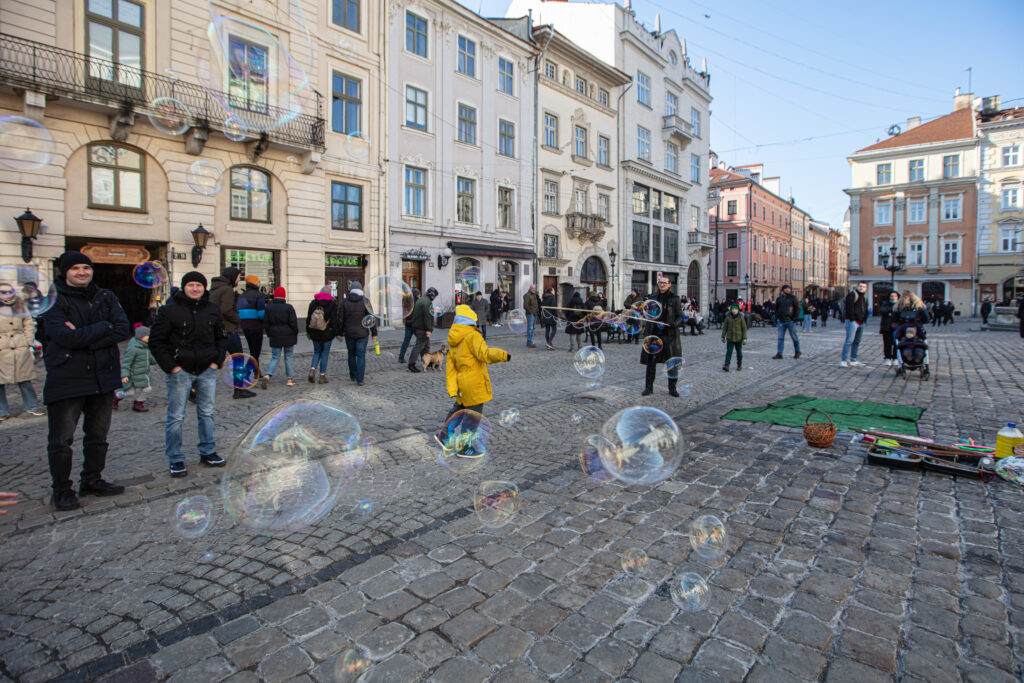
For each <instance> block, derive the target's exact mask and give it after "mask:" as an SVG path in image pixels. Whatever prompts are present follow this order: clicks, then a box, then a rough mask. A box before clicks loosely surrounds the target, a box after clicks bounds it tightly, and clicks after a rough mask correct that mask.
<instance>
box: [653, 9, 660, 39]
mask: <svg viewBox="0 0 1024 683" xmlns="http://www.w3.org/2000/svg"><path fill="white" fill-rule="evenodd" d="M654 34H655V35H659V36H660V35H661V14H655V15H654Z"/></svg>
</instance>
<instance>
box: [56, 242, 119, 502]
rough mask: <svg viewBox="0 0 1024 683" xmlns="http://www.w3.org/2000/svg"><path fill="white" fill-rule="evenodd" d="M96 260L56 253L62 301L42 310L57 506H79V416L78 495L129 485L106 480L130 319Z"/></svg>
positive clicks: (106, 493) (103, 492)
mask: <svg viewBox="0 0 1024 683" xmlns="http://www.w3.org/2000/svg"><path fill="white" fill-rule="evenodd" d="M92 276H93V270H92V261H91V260H89V257H88V256H86V255H85V254H82V253H80V252H77V251H67V252H64V253H63V254H61V256H60V258H58V259H57V277H56V281H55V283H54V284H55V286H56V288H57V303H56V305H54V307H53V308H51V309H50V310H49V311H47V312H46V313H44V314H43V315H42V319H43V321H44V327H45V330H46V339H47V343H46V352H45V355H44V360H45V363H46V382H45V384H44V385H43V402H44V403H46V407H47V412H48V415H49V427H50V432H49V437H48V439H47V447H46V451H47V457H48V459H49V461H50V479H51V480H52V485H53V505H54V507H56V508H57V509H58V510H73V509H75V508H77V507H78V506H79V503H78V497H77V496H75V492H74V491H73V490H72V488H71V455H72V450H71V445H72V444H73V443H74V440H75V429H76V428H77V427H78V418H80V417H82V415H83V413H84V415H85V420H84V421H83V424H82V431H83V432H84V434H85V438H84V439H83V440H82V454H83V456H84V460H83V463H82V476H81V481H80V485H79V488H78V493H79V495H82V496H85V495H95V496H115V495H117V494H119V493H123V492H124V487H123V486H118V485H116V484H111V483H109V482H106V481H104V480H103V477H102V475H103V468H104V467H105V466H106V462H107V432H108V431H109V430H110V416H111V413H112V412H113V405H114V391H115V390H117V389H119V388H120V387H121V354H120V352H119V351H118V348H117V344H118V342H121V341H124V340H125V339H127V338H128V337H129V336H131V326H130V325H129V323H128V317H127V316H126V315H125V314H124V310H123V309H122V308H121V304H120V303H119V302H118V300H117V297H116V296H115V295H114V293H113V292H111V291H110V290H107V289H103V288H101V287H98V286H96V283H94V282H93V281H92Z"/></svg>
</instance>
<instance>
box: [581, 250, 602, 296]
mask: <svg viewBox="0 0 1024 683" xmlns="http://www.w3.org/2000/svg"><path fill="white" fill-rule="evenodd" d="M580 284H581V285H583V287H584V288H585V289H586V290H587V291H586V294H585V295H584V298H586V297H587V296H589V295H590V293H591V292H601V293H605V289H606V288H607V287H608V275H607V271H605V269H604V263H603V262H602V261H601V259H599V258H598V257H596V256H591V257H590V258H588V259H587V260H586V261H584V262H583V268H581V269H580ZM605 296H607V294H605Z"/></svg>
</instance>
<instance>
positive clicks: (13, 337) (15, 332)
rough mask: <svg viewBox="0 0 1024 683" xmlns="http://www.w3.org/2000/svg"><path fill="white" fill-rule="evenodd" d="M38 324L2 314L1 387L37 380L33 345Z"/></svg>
mask: <svg viewBox="0 0 1024 683" xmlns="http://www.w3.org/2000/svg"><path fill="white" fill-rule="evenodd" d="M35 334H36V323H35V321H34V320H32V318H16V317H13V316H11V315H7V311H3V312H0V385H2V384H17V383H18V382H28V381H29V380H33V379H35V378H36V366H35V359H34V358H33V357H32V343H33V341H34V340H35Z"/></svg>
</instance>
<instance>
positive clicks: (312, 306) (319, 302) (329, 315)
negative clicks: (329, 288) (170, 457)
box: [306, 292, 339, 342]
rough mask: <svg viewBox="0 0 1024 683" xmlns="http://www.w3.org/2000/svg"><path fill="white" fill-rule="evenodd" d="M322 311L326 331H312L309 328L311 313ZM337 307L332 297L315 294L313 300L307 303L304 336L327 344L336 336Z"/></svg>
mask: <svg viewBox="0 0 1024 683" xmlns="http://www.w3.org/2000/svg"><path fill="white" fill-rule="evenodd" d="M318 308H319V309H320V310H321V311H323V316H324V322H325V323H327V329H326V330H314V329H313V328H312V327H310V326H309V319H310V318H311V317H313V311H315V310H317V309H318ZM337 313H338V306H337V305H336V304H335V303H334V297H332V296H331V295H330V294H327V293H326V292H317V293H316V294H315V295H314V296H313V300H312V301H310V302H309V308H308V309H307V310H306V336H307V337H309V338H310V339H311V340H313V341H315V342H328V341H331V340H332V339H334V338H335V337H337V336H338V334H339V331H338V316H337Z"/></svg>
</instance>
